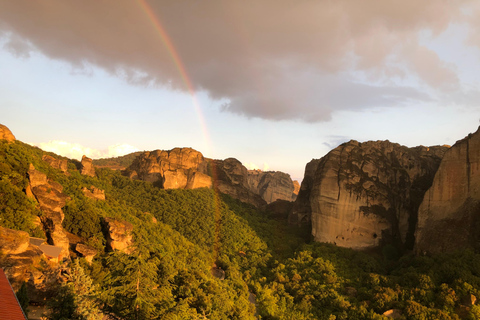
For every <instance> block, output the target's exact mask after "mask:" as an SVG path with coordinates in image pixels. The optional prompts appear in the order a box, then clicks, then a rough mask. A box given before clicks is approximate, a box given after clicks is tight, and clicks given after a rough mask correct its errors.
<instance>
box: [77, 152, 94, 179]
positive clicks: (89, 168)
mask: <svg viewBox="0 0 480 320" xmlns="http://www.w3.org/2000/svg"><path fill="white" fill-rule="evenodd" d="M80 173H81V174H83V175H86V176H90V177H95V167H94V166H93V164H92V159H90V158H88V157H86V156H83V157H82V170H81V171H80Z"/></svg>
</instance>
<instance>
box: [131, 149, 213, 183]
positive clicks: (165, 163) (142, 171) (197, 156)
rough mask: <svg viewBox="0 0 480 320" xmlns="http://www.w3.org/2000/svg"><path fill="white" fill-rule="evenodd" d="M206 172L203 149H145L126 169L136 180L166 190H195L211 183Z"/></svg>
mask: <svg viewBox="0 0 480 320" xmlns="http://www.w3.org/2000/svg"><path fill="white" fill-rule="evenodd" d="M205 171H206V162H205V158H204V157H203V155H202V154H201V153H200V152H198V151H196V150H194V149H192V148H175V149H172V150H169V151H164V150H155V151H152V152H144V153H142V154H140V155H139V156H138V157H137V158H136V159H135V160H134V162H133V163H132V165H131V166H130V167H128V168H127V170H126V171H125V172H126V174H127V175H129V176H130V177H131V178H133V179H140V180H144V181H148V182H152V183H157V184H158V185H159V186H161V187H163V188H164V189H195V188H202V187H211V186H212V179H211V177H209V176H208V175H206V174H205Z"/></svg>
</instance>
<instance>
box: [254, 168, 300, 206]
mask: <svg viewBox="0 0 480 320" xmlns="http://www.w3.org/2000/svg"><path fill="white" fill-rule="evenodd" d="M247 182H248V187H249V189H250V190H252V191H253V192H254V193H256V194H258V195H259V196H260V197H262V199H263V200H265V201H266V202H267V203H272V202H274V201H276V200H287V201H294V200H295V198H296V197H297V195H296V194H295V193H294V191H295V186H294V184H293V181H292V179H291V178H290V175H289V174H287V173H283V172H280V171H261V170H248V176H247ZM297 183H298V182H297Z"/></svg>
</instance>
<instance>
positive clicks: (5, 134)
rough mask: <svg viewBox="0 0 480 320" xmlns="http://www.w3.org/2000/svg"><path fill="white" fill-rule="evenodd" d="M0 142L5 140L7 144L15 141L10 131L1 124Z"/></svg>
mask: <svg viewBox="0 0 480 320" xmlns="http://www.w3.org/2000/svg"><path fill="white" fill-rule="evenodd" d="M0 140H7V141H8V142H13V141H15V136H14V135H13V133H12V131H10V129H8V128H7V127H6V126H4V125H3V124H0Z"/></svg>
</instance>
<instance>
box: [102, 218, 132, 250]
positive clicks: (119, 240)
mask: <svg viewBox="0 0 480 320" xmlns="http://www.w3.org/2000/svg"><path fill="white" fill-rule="evenodd" d="M103 222H104V227H105V233H106V238H107V247H108V248H109V249H110V250H119V251H123V252H125V253H131V252H132V251H133V246H132V245H133V241H132V231H133V225H132V224H131V223H129V222H127V221H120V220H116V219H113V218H104V219H103Z"/></svg>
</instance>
